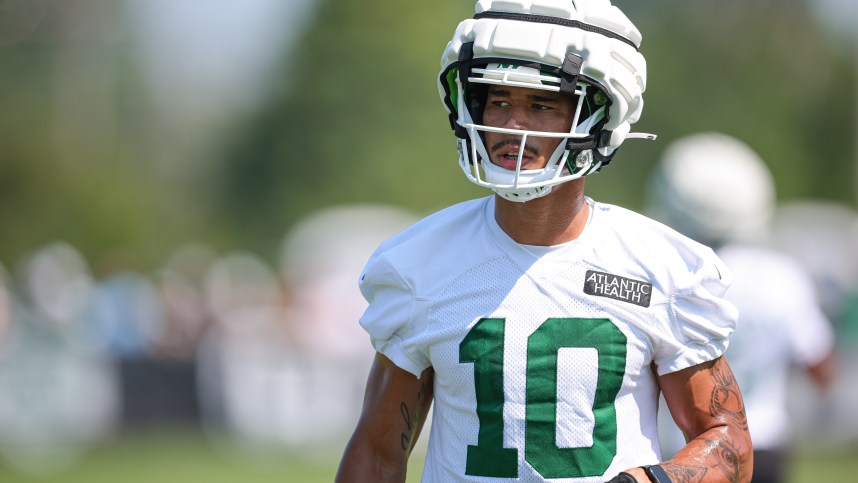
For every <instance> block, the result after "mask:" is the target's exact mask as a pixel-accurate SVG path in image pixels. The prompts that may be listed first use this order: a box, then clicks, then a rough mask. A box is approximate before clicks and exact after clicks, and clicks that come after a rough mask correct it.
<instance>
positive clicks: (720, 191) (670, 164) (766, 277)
mask: <svg viewBox="0 0 858 483" xmlns="http://www.w3.org/2000/svg"><path fill="white" fill-rule="evenodd" d="M650 195H651V198H652V201H651V204H652V209H653V215H654V216H655V217H657V218H658V219H659V220H662V221H664V222H665V223H667V224H668V225H670V226H672V227H674V228H676V229H677V230H679V231H681V232H682V233H684V234H686V235H688V236H690V237H692V238H694V239H695V240H698V241H701V242H703V243H706V244H707V245H709V246H711V247H713V248H714V249H715V251H716V253H717V254H718V256H719V257H720V258H721V260H722V261H723V262H724V263H725V264H726V265H727V266H728V267H729V268H730V271H731V272H732V273H733V278H734V283H733V286H732V287H731V288H730V290H729V292H728V293H727V300H729V301H731V302H733V303H734V304H736V306H737V307H738V308H739V314H740V317H739V323H738V326H737V329H736V332H735V333H734V334H733V335H732V336H731V343H730V348H729V350H728V351H727V354H726V357H727V358H728V359H729V360H730V364H731V366H732V367H733V369H734V372H735V375H736V380H737V381H739V385H740V386H741V387H742V391H743V396H744V399H745V401H746V406H745V408H746V412H747V415H748V421H749V423H750V424H749V426H750V430H751V437H752V439H753V441H754V474H753V478H752V481H753V482H754V483H778V482H781V481H785V480H786V468H787V463H788V457H789V453H788V451H787V446H786V445H787V443H788V441H789V436H790V434H789V433H790V427H791V426H792V423H791V422H790V416H789V414H788V412H787V397H788V396H787V386H788V381H789V376H790V371H791V370H792V369H793V368H794V367H797V368H804V369H805V371H806V372H807V373H808V375H809V376H810V379H811V380H812V381H813V382H814V383H815V385H816V387H817V388H818V389H820V391H821V393H822V394H824V393H825V392H826V391H827V390H828V389H829V388H830V386H831V385H832V382H833V379H834V377H835V373H836V367H835V366H836V364H835V357H834V331H833V329H832V327H831V324H830V323H829V321H828V319H827V318H826V316H825V314H824V313H823V311H822V309H821V307H820V303H819V300H818V299H817V297H816V293H815V289H814V286H813V281H812V279H811V277H810V275H809V274H808V273H807V272H806V271H805V270H804V268H803V267H802V266H801V265H799V264H798V263H797V262H796V261H795V260H793V259H792V258H791V257H789V256H787V255H786V254H784V253H781V252H779V251H776V250H774V249H772V248H770V247H769V246H768V245H769V240H768V238H769V236H770V235H769V231H770V230H769V226H770V219H771V215H772V213H773V212H774V211H775V185H774V181H773V179H772V175H771V173H770V172H769V170H768V167H767V166H766V164H765V163H764V162H763V160H762V159H761V158H760V157H759V155H758V154H757V153H755V152H754V151H753V150H752V149H751V148H750V147H749V146H748V145H747V144H745V143H744V142H742V141H740V140H738V139H736V138H733V137H730V136H727V135H724V134H720V133H711V132H710V133H698V134H693V135H690V136H686V137H684V138H682V139H678V140H676V141H674V142H673V143H671V144H670V146H668V148H667V149H666V150H665V152H664V154H663V155H662V159H661V162H660V164H659V167H658V169H657V170H656V174H655V176H653V182H652V183H651V187H650ZM671 431H674V434H675V431H676V430H675V428H672V427H671V426H668V427H667V430H666V431H662V441H663V442H666V444H665V446H668V447H669V445H670V442H669V440H668V439H666V438H669V436H670V434H671ZM677 439H678V438H677ZM668 449H669V448H668Z"/></svg>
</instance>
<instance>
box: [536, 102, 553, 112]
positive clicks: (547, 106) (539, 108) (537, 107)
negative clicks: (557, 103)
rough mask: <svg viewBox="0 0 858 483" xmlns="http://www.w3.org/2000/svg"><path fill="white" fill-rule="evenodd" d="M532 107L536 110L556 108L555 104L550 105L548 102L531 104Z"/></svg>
mask: <svg viewBox="0 0 858 483" xmlns="http://www.w3.org/2000/svg"><path fill="white" fill-rule="evenodd" d="M531 108H532V109H534V110H536V111H550V110H553V109H554V106H549V105H546V104H534V105H533V106H531Z"/></svg>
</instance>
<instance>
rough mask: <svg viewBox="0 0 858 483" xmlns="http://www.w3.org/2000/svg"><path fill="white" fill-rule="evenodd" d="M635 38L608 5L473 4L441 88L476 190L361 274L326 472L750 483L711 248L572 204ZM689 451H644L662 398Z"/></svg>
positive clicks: (634, 91)
mask: <svg viewBox="0 0 858 483" xmlns="http://www.w3.org/2000/svg"><path fill="white" fill-rule="evenodd" d="M640 44H641V34H640V32H639V31H638V29H637V28H636V27H635V26H634V25H633V24H632V23H631V21H629V19H628V18H627V17H626V16H625V14H623V13H622V12H621V11H620V10H619V9H618V8H616V7H614V6H613V5H611V3H610V2H609V1H608V0H480V1H479V2H478V3H477V5H476V15H475V17H474V18H473V19H466V20H464V21H463V22H462V23H460V24H459V26H458V28H457V29H456V31H455V34H454V35H453V39H452V41H450V42H449V43H448V44H447V47H446V49H445V51H444V53H443V56H442V60H441V72H440V75H439V77H438V84H439V92H440V95H441V98H442V100H443V104H444V106H446V108H447V110H448V112H449V114H450V121H451V126H452V128H453V130H454V133H455V135H456V137H457V138H458V139H457V142H458V147H459V156H460V158H459V165H460V167H461V168H462V170H463V171H464V173H465V175H466V176H467V178H468V179H469V180H471V181H472V182H474V183H476V184H478V185H480V186H484V187H487V188H490V189H491V190H492V191H493V192H494V194H493V195H492V196H488V197H486V198H481V199H476V200H471V201H466V202H464V203H460V204H457V205H455V206H452V207H449V208H447V209H444V210H442V211H440V212H438V213H436V214H433V215H431V216H429V217H427V218H425V219H423V220H421V221H419V222H417V223H416V224H414V225H412V226H411V227H410V228H407V229H405V230H404V231H403V232H401V233H400V234H398V235H396V236H394V237H393V238H391V239H389V240H387V241H386V242H384V243H382V244H381V246H380V247H379V248H378V249H377V250H376V252H375V253H374V254H373V255H372V257H371V258H370V260H369V262H368V263H367V265H366V267H365V268H364V271H363V273H362V275H361V277H360V287H361V290H362V292H363V294H364V296H365V297H366V299H367V300H368V301H369V307H368V308H367V310H366V311H365V312H364V314H363V316H362V317H361V319H360V323H361V325H362V326H363V327H364V329H366V331H367V332H369V334H370V337H371V341H372V344H373V346H374V347H375V349H376V351H377V355H376V358H375V361H374V365H373V367H372V369H371V371H370V375H369V379H368V381H367V387H366V394H365V398H364V405H363V412H362V415H361V419H360V420H359V422H358V426H357V428H356V429H355V431H354V433H353V435H352V438H351V440H350V442H349V444H348V445H347V447H346V449H345V452H344V455H343V458H342V461H341V463H340V468H339V472H338V475H337V481H340V482H364V481H373V482H380V481H385V482H386V481H403V480H404V478H405V474H406V467H407V460H408V455H409V453H410V450H411V448H412V447H413V445H414V442H415V440H416V439H417V437H418V435H419V433H420V431H421V427H422V423H423V421H424V420H425V418H426V415H427V412H428V409H429V407H430V404H432V403H433V402H434V409H433V413H432V416H433V417H432V426H431V431H430V435H429V447H428V452H427V457H426V462H425V466H424V471H423V480H424V481H431V482H453V481H457V482H458V481H479V482H504V481H563V482H574V483H595V482H599V483H601V482H605V481H610V482H612V483H616V482H636V481H637V482H646V481H659V482H668V481H719V482H720V481H748V480H749V479H750V474H751V468H752V460H751V444H750V438H749V435H748V432H747V421H746V418H745V414H744V410H743V406H744V404H743V402H742V395H741V394H740V392H739V390H738V386H737V384H736V383H735V379H734V377H733V375H732V372H731V370H730V368H729V366H728V365H727V362H726V361H725V359H724V358H723V357H722V355H723V353H724V351H725V350H726V348H727V345H728V336H729V335H730V333H731V332H732V331H733V328H734V324H735V319H736V317H737V312H736V310H735V307H734V306H733V304H731V303H729V302H727V301H726V300H725V299H724V298H723V294H724V292H725V290H726V288H727V286H728V285H729V282H730V273H729V271H728V270H727V269H726V267H724V265H723V264H722V263H721V261H720V260H719V259H718V258H717V256H716V255H715V254H714V253H713V252H712V250H710V249H709V248H707V247H705V246H703V245H701V244H699V243H697V242H695V241H693V240H690V239H688V238H686V237H685V236H683V235H681V234H679V233H677V232H675V231H673V230H671V229H669V228H668V227H666V226H664V225H662V224H660V223H657V222H654V221H652V220H650V219H648V218H646V217H644V216H642V215H639V214H637V213H634V212H631V211H629V210H626V209H623V208H620V207H617V206H612V205H608V204H604V203H599V202H596V201H594V200H592V199H591V198H589V197H587V196H585V195H584V177H585V176H586V175H589V174H592V173H595V172H597V171H599V170H600V169H601V168H602V167H604V166H606V165H607V164H608V163H609V162H610V161H611V160H612V158H613V157H614V155H615V154H616V153H617V149H618V148H619V147H620V145H621V144H622V143H623V141H625V140H626V139H629V138H640V137H649V138H652V137H653V136H652V135H644V134H637V133H631V132H630V127H631V125H632V124H633V123H635V122H636V121H637V120H638V118H639V116H640V115H641V111H642V108H643V100H642V94H643V91H644V89H645V86H646V62H645V60H644V57H643V56H642V54H641V53H640V52H639V47H640ZM660 391H661V392H663V393H664V396H665V399H666V400H667V401H668V403H669V404H670V407H671V410H672V412H673V414H674V417H675V419H676V421H677V423H678V424H679V425H680V426H681V427H682V429H683V431H684V432H685V433H686V434H687V435H688V437H689V442H688V444H687V446H685V447H684V448H683V449H682V450H681V451H680V452H678V453H677V454H676V455H675V456H674V457H673V458H672V459H670V460H663V459H662V455H661V451H660V448H659V442H658V430H657V421H656V419H657V417H656V416H657V410H658V400H659V392H660Z"/></svg>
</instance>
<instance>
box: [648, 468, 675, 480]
mask: <svg viewBox="0 0 858 483" xmlns="http://www.w3.org/2000/svg"><path fill="white" fill-rule="evenodd" d="M643 469H644V472H646V476H647V478H649V481H651V482H652V483H673V480H671V479H670V477H669V476H667V472H666V471H664V468H662V467H661V466H659V465H651V466H644V467H643Z"/></svg>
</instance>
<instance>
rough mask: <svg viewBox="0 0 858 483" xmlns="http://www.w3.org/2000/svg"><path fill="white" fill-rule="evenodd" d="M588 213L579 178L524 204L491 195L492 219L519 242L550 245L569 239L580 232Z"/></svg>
mask: <svg viewBox="0 0 858 483" xmlns="http://www.w3.org/2000/svg"><path fill="white" fill-rule="evenodd" d="M589 215H590V208H589V206H588V205H587V203H585V201H584V179H583V178H582V179H576V180H572V181H568V182H566V183H562V184H560V185H557V186H555V187H554V189H553V190H552V191H551V193H549V194H548V195H546V196H543V197H542V198H536V199H534V200H530V201H526V202H524V203H519V202H515V201H509V200H506V199H504V198H501V197H500V196H497V195H496V196H495V220H497V222H498V225H500V227H501V229H502V230H503V231H504V232H506V234H507V235H509V236H510V238H512V239H513V240H515V241H516V242H517V243H520V244H522V245H536V246H552V245H559V244H561V243H566V242H569V241H572V240H574V239H576V238H578V236H580V235H581V233H582V232H583V231H584V227H585V226H586V225H587V218H588V217H589Z"/></svg>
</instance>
